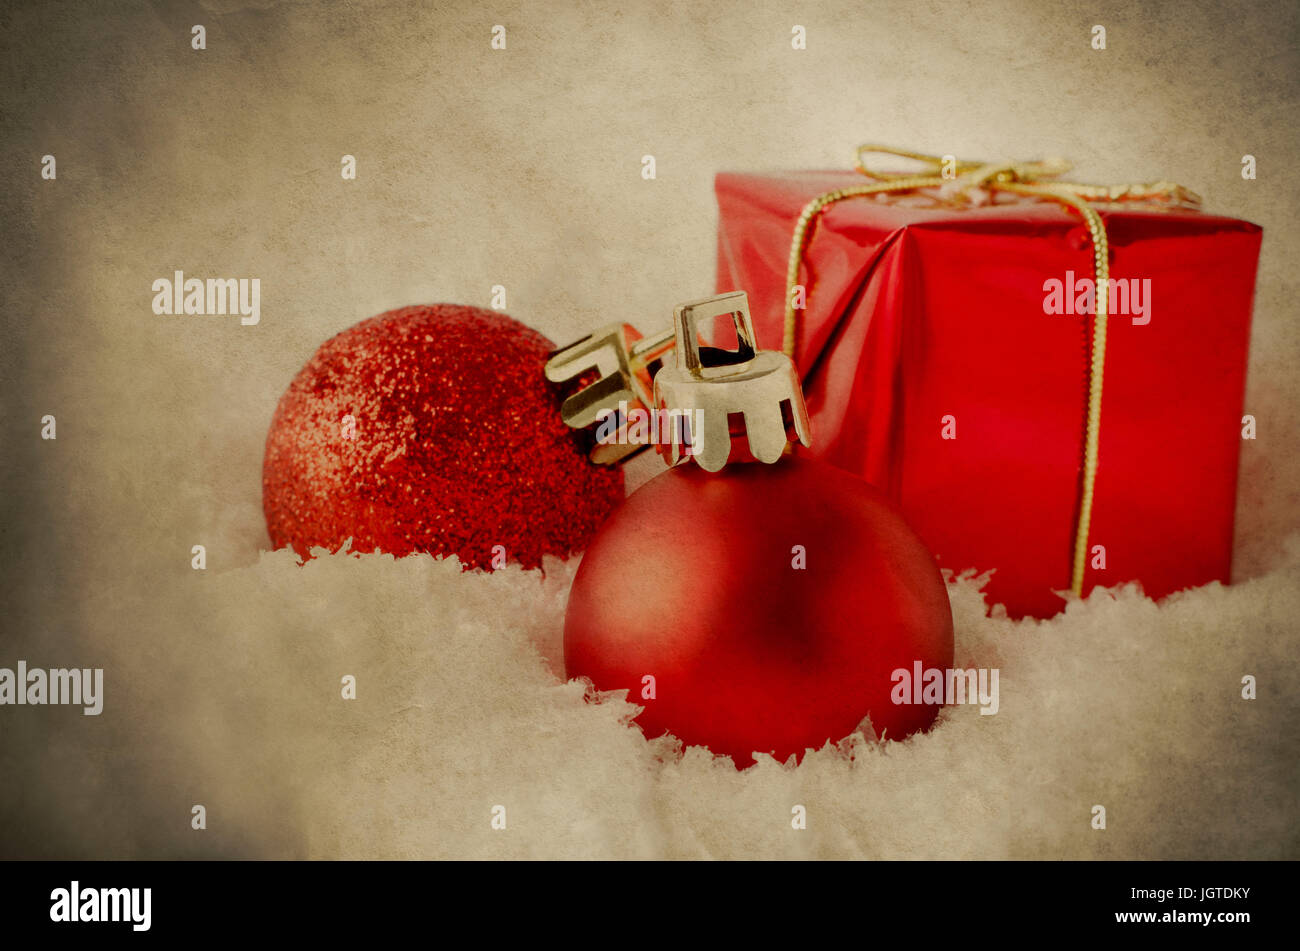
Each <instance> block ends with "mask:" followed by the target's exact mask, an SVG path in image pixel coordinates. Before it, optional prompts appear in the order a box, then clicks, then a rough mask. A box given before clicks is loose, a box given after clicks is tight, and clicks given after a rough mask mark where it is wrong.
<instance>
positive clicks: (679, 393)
mask: <svg viewBox="0 0 1300 951" xmlns="http://www.w3.org/2000/svg"><path fill="white" fill-rule="evenodd" d="M719 317H730V318H731V320H732V323H733V325H734V326H735V330H736V341H737V349H736V350H724V349H719V348H716V347H710V346H701V345H700V342H699V325H700V324H701V323H702V322H704V321H707V320H713V319H716V318H719ZM673 325H674V328H675V330H676V340H677V365H676V366H675V367H669V366H665V367H664V368H663V369H661V370H660V371H659V372H658V374H656V375H655V378H654V406H655V408H656V409H657V410H659V411H661V412H667V413H680V415H681V417H682V418H683V419H684V420H685V422H686V424H687V425H686V426H685V427H684V428H685V432H684V431H683V428H679V427H676V426H674V427H670V438H669V439H668V440H666V441H664V442H661V443H660V444H659V451H660V453H661V454H662V455H663V456H664V458H665V459H666V460H667V462H668V464H669V465H677V464H678V463H679V462H682V461H683V460H685V459H688V458H691V459H694V460H695V461H696V462H697V463H699V464H700V467H701V468H703V469H704V470H706V471H708V472H717V471H719V470H720V469H722V468H723V467H724V466H726V464H727V462H728V461H731V462H738V461H744V460H745V459H746V457H748V458H749V459H753V460H757V461H759V462H766V463H772V462H776V461H777V460H779V459H780V458H781V456H782V455H783V454H784V453H785V451H786V448H787V446H789V445H790V443H791V442H796V441H797V442H801V443H803V445H805V446H808V445H810V444H811V425H810V423H809V420H808V409H807V407H806V406H805V405H804V399H803V390H802V389H801V388H800V386H799V374H798V371H797V370H796V369H795V366H794V361H793V360H791V359H790V357H788V356H786V355H785V354H784V353H781V352H779V351H776V350H759V349H758V348H757V347H756V346H755V344H754V325H753V322H752V321H751V319H750V316H749V299H748V296H747V295H746V294H745V292H744V291H732V292H730V293H727V294H719V295H717V296H716V297H707V298H705V299H703V300H697V301H692V302H690V303H687V304H681V305H679V306H678V307H676V308H675V309H674V311H673ZM733 444H734V448H735V449H736V450H737V451H736V452H735V453H733V451H732V450H733Z"/></svg>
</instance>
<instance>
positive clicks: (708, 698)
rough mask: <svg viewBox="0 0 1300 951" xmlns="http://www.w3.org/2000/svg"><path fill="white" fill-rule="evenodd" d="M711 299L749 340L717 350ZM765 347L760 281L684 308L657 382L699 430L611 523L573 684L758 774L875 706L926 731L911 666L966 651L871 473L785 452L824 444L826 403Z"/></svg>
mask: <svg viewBox="0 0 1300 951" xmlns="http://www.w3.org/2000/svg"><path fill="white" fill-rule="evenodd" d="M693 310H699V311H702V312H703V314H704V316H710V315H711V314H712V312H715V311H716V312H720V313H727V312H732V313H733V314H734V315H739V316H740V317H741V318H742V319H740V320H737V321H736V332H737V338H738V339H739V341H740V347H739V350H738V351H737V352H728V351H718V350H716V349H714V348H708V347H705V348H700V347H698V346H697V344H696V342H695V341H696V329H695V326H694V323H693V319H692V318H691V316H690V315H691V313H692V311H693ZM733 319H734V317H733ZM753 339H754V338H753V329H752V327H751V326H750V323H749V315H748V309H747V304H746V302H745V299H744V295H743V294H742V293H733V294H729V295H723V296H722V297H720V298H715V299H710V300H707V301H700V302H697V303H695V304H691V305H683V306H682V307H680V308H678V313H677V351H678V365H677V367H676V368H672V369H663V370H660V371H659V374H658V375H657V376H656V377H655V381H654V389H655V396H654V403H655V405H656V407H657V408H658V409H659V410H660V411H661V412H662V411H665V410H669V409H681V408H686V409H688V410H689V411H690V412H691V413H692V414H693V415H691V416H689V417H688V420H689V421H690V422H691V425H690V428H689V434H690V436H691V437H693V442H692V443H691V444H690V445H686V443H685V441H684V440H678V439H677V438H676V436H677V434H678V433H679V432H680V430H672V429H670V432H672V433H673V434H674V442H673V443H672V444H670V445H669V446H668V447H666V448H667V453H666V454H667V455H669V457H670V459H673V460H676V459H680V460H682V461H683V464H682V465H677V466H675V467H674V468H671V469H669V470H668V471H667V472H665V473H663V474H662V475H659V476H657V477H656V478H654V479H652V480H651V481H650V482H648V483H647V484H646V485H644V486H643V487H641V488H640V489H638V490H637V491H636V492H634V493H633V494H632V496H631V497H630V498H628V500H627V501H626V502H625V503H624V505H623V506H622V507H621V508H620V509H619V510H618V511H617V512H615V513H614V515H613V516H612V517H611V518H610V519H609V521H608V522H606V523H605V525H604V526H603V527H602V528H601V529H600V531H599V532H598V533H597V535H596V538H595V540H594V541H593V542H592V543H591V545H590V546H589V547H588V549H587V553H586V555H584V557H583V561H582V565H581V567H580V568H579V570H578V574H577V577H576V578H575V580H574V584H573V588H572V591H571V593H570V596H569V605H568V611H567V614H566V616H565V625H564V663H565V669H566V671H567V674H568V676H569V677H579V676H583V677H588V678H590V679H591V681H592V682H593V683H594V685H595V686H596V687H597V688H599V689H601V690H618V689H624V688H625V689H627V690H628V699H629V701H631V702H632V703H636V704H638V705H640V706H642V708H643V710H642V712H641V713H640V714H639V715H638V716H637V719H636V722H637V723H638V724H639V725H640V726H641V728H642V729H643V730H644V731H645V733H646V735H647V736H651V737H654V736H659V735H661V734H664V733H671V734H672V735H674V736H676V737H678V738H679V739H681V740H683V741H684V742H685V743H687V744H689V745H704V746H707V747H708V748H709V749H710V750H712V751H713V752H714V753H719V754H726V755H729V756H731V757H732V758H733V760H734V761H735V763H736V765H737V766H739V767H744V766H748V765H750V764H751V763H752V762H753V756H752V755H751V754H753V753H754V752H762V753H771V754H773V755H775V756H776V758H777V759H779V760H782V761H784V760H785V759H787V758H788V757H790V756H791V755H794V756H800V755H802V753H803V752H804V750H805V749H808V748H812V749H816V748H820V747H821V746H822V745H823V744H824V743H826V742H827V741H828V740H829V741H831V742H836V741H838V740H840V739H842V738H844V737H845V736H848V735H849V734H850V733H852V732H853V731H854V730H855V729H856V728H857V727H858V726H859V725H860V723H861V722H862V720H863V718H864V717H868V716H869V717H870V718H871V724H872V727H873V728H874V729H875V731H876V733H877V734H878V735H884V736H886V737H888V738H896V739H901V738H903V737H905V736H907V735H908V734H909V733H912V732H915V731H917V730H922V729H925V728H926V727H928V726H929V725H930V724H931V723H933V721H934V718H935V716H936V715H937V713H938V710H939V707H940V706H941V705H942V697H938V698H936V697H935V696H934V695H932V694H927V695H920V694H918V693H917V692H914V691H912V690H908V691H906V692H904V691H902V690H899V689H896V688H897V683H898V682H899V681H898V678H897V676H896V672H897V671H900V670H902V671H905V672H906V674H907V676H908V678H909V679H910V678H911V677H912V676H913V675H914V673H915V671H916V668H917V665H918V664H919V665H920V667H921V668H922V669H923V670H925V671H926V672H927V674H928V673H929V672H930V671H933V670H936V669H937V670H941V671H944V670H947V669H949V668H951V667H952V662H953V628H952V614H951V610H950V608H949V605H948V595H947V590H946V588H945V586H944V583H943V579H942V578H941V576H940V574H939V570H938V568H937V567H936V565H935V562H934V557H933V556H932V555H931V554H930V552H929V551H927V550H926V548H925V545H924V544H923V543H922V542H921V540H920V539H919V538H918V537H917V536H916V534H915V533H914V532H913V531H912V530H911V529H910V528H909V527H908V526H907V524H906V523H905V522H904V521H903V518H902V516H901V515H899V513H898V511H897V509H895V507H894V506H893V505H892V504H891V503H890V502H889V501H888V499H887V498H886V497H885V496H884V495H883V494H882V493H881V492H879V491H877V490H876V489H874V488H873V487H871V486H870V485H868V484H867V483H866V482H865V481H863V480H862V479H860V478H858V477H857V476H854V475H851V474H849V473H847V472H844V471H842V470H839V469H834V468H832V467H830V466H827V465H825V464H822V463H818V462H814V461H811V460H807V459H801V458H798V457H794V456H784V457H783V455H782V454H783V451H784V449H785V448H786V446H787V444H788V441H789V440H790V439H791V438H795V439H799V440H800V441H803V442H804V443H805V444H806V443H807V441H808V440H807V437H808V416H807V410H806V409H805V407H804V404H803V396H802V393H801V392H800V390H799V383H798V376H797V374H796V373H795V370H794V365H793V363H791V362H790V360H789V358H788V357H785V356H784V355H783V354H780V353H775V352H770V351H768V352H758V351H756V350H755V349H754V347H753ZM741 450H744V451H743V452H742V451H741ZM690 459H693V460H694V462H691V461H689V460H690ZM744 459H748V460H750V461H747V462H746V461H740V462H739V464H736V463H737V462H738V460H744ZM755 460H756V461H755ZM694 463H698V465H696V464H694ZM724 466H725V467H726V468H725V471H718V470H722V469H723V467H724Z"/></svg>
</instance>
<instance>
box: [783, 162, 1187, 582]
mask: <svg viewBox="0 0 1300 951" xmlns="http://www.w3.org/2000/svg"><path fill="white" fill-rule="evenodd" d="M871 153H880V154H884V155H896V156H900V157H902V158H908V159H914V160H916V161H919V162H922V163H924V164H925V165H926V166H928V167H929V168H928V169H927V170H926V171H925V172H924V173H919V174H918V173H906V172H882V171H878V170H872V169H869V168H867V166H866V162H865V161H864V160H863V156H865V155H868V154H871ZM853 164H854V165H855V166H856V167H857V170H858V171H859V172H861V173H862V174H863V175H865V176H866V177H867V178H869V179H871V180H872V181H873V182H874V183H875V184H871V185H856V186H853V187H850V188H838V189H836V190H834V191H829V192H826V193H825V194H822V195H818V196H817V197H816V198H814V199H813V200H812V201H810V202H809V203H808V204H807V205H805V206H804V208H803V210H802V211H801V212H800V213H799V220H798V221H797V222H796V224H795V228H794V239H793V240H792V242H791V244H790V265H789V268H788V269H787V271H786V279H785V340H784V344H783V349H784V350H785V352H786V354H787V355H788V356H789V357H791V358H793V357H794V343H795V336H796V330H797V329H798V324H797V320H798V317H797V314H798V311H797V310H796V309H795V306H794V300H795V298H794V290H795V287H796V286H797V285H798V283H799V272H800V270H801V269H802V267H803V260H804V252H805V250H806V248H807V246H808V241H809V237H810V235H809V231H810V229H811V227H812V224H813V222H814V221H815V220H816V218H817V216H818V215H820V214H821V213H822V212H823V211H824V210H825V209H826V208H827V207H829V206H830V205H833V204H835V203H836V202H839V201H844V200H845V199H846V198H861V197H865V196H868V195H880V194H885V193H889V192H908V191H915V190H917V189H920V188H935V187H937V188H938V189H939V190H940V195H941V196H942V197H945V198H947V199H948V200H950V201H954V202H957V203H964V204H977V203H979V202H981V201H987V200H988V199H990V198H991V197H992V196H993V194H994V193H996V192H1000V191H1002V192H1012V193H1014V194H1017V195H1029V196H1032V197H1035V198H1039V199H1042V200H1044V201H1054V202H1057V203H1059V204H1062V205H1065V206H1066V207H1067V208H1070V209H1073V210H1074V211H1076V212H1078V214H1079V215H1080V216H1081V217H1082V218H1083V220H1084V223H1085V224H1086V225H1087V227H1088V236H1089V238H1090V239H1091V241H1092V252H1093V254H1092V258H1093V287H1094V289H1095V294H1096V307H1095V313H1094V317H1093V323H1092V364H1091V366H1090V367H1089V368H1088V421H1087V424H1086V428H1085V430H1084V450H1083V485H1082V487H1081V488H1080V491H1079V522H1078V525H1077V527H1076V529H1075V535H1074V567H1073V573H1072V579H1071V584H1070V587H1071V588H1072V589H1073V591H1074V593H1075V594H1076V595H1080V596H1081V595H1082V594H1083V573H1084V568H1085V566H1086V564H1087V558H1088V529H1089V526H1090V525H1091V523H1092V500H1093V494H1094V489H1095V486H1096V481H1097V446H1098V443H1099V440H1100V435H1101V391H1102V380H1103V378H1104V374H1105V368H1106V321H1107V317H1108V314H1109V305H1110V301H1109V290H1110V286H1109V276H1110V260H1109V258H1110V251H1109V243H1108V241H1107V238H1106V225H1105V224H1104V223H1103V222H1102V219H1101V215H1099V214H1098V213H1097V210H1096V209H1095V208H1093V207H1092V206H1091V205H1090V204H1089V202H1127V201H1164V202H1168V203H1171V204H1176V205H1183V206H1197V205H1199V204H1200V202H1201V199H1200V196H1198V195H1196V194H1195V193H1194V192H1190V191H1188V190H1187V189H1186V188H1184V187H1183V186H1181V185H1178V184H1176V183H1174V182H1152V183H1150V184H1146V185H1083V184H1079V183H1078V182H1063V181H1059V180H1058V179H1057V176H1059V175H1063V174H1064V173H1066V172H1068V171H1069V170H1070V169H1071V168H1072V167H1073V166H1072V165H1071V164H1070V163H1069V162H1067V161H1065V160H1064V159H1043V160H1040V161H1031V162H1004V163H991V162H974V161H962V160H958V159H956V158H953V157H952V156H943V157H940V156H937V155H925V154H923V153H921V152H909V151H907V150H905V149H894V148H889V147H888V146H881V145H861V146H859V147H858V149H857V151H856V153H855V154H854V163H853ZM810 293H811V289H808V291H807V293H805V295H804V306H805V307H806V306H807V297H808V294H810Z"/></svg>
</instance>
